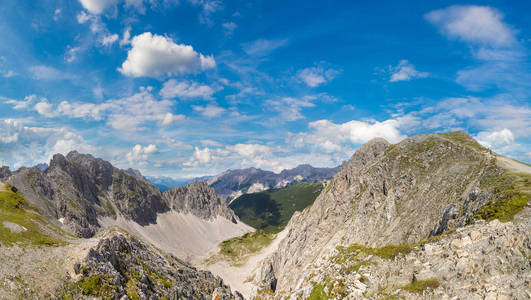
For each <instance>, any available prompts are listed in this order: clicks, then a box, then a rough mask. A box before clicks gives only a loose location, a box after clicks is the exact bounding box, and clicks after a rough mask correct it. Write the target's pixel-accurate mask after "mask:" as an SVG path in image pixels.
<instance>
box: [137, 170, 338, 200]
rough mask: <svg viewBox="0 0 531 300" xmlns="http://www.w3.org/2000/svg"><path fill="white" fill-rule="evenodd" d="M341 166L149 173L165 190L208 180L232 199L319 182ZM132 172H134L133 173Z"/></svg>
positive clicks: (227, 197) (150, 177) (223, 194)
mask: <svg viewBox="0 0 531 300" xmlns="http://www.w3.org/2000/svg"><path fill="white" fill-rule="evenodd" d="M338 170H339V167H335V168H315V167H312V166H311V165H308V164H304V165H299V166H297V167H295V168H293V169H286V170H283V171H282V172H280V173H274V172H271V171H266V170H262V169H257V168H247V169H236V170H228V171H225V172H223V173H221V174H218V175H216V176H203V177H196V178H193V179H181V180H179V179H173V178H171V177H166V176H146V179H147V180H149V181H150V182H151V184H153V186H155V187H156V188H158V189H160V191H161V192H164V191H166V190H168V189H170V188H173V187H177V186H184V185H186V184H188V183H190V182H193V181H203V180H207V181H208V184H209V185H210V186H211V187H213V188H214V190H215V191H216V193H217V194H218V195H219V196H220V197H221V198H223V199H227V200H228V201H230V200H234V199H236V198H238V197H239V196H241V195H243V194H247V193H256V192H261V191H265V190H269V189H272V188H283V187H287V186H290V185H292V184H297V183H302V182H318V181H322V180H326V179H330V178H331V177H332V176H334V174H335V173H337V171H338ZM131 175H132V174H131Z"/></svg>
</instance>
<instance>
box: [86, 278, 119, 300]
mask: <svg viewBox="0 0 531 300" xmlns="http://www.w3.org/2000/svg"><path fill="white" fill-rule="evenodd" d="M77 285H78V286H79V287H80V288H81V292H82V293H83V295H87V296H97V297H102V298H110V296H111V295H113V294H115V293H116V292H118V287H117V286H114V285H110V284H109V275H107V274H105V275H103V276H102V275H95V276H89V277H83V278H81V279H80V280H79V281H78V282H77ZM128 286H129V285H128Z"/></svg>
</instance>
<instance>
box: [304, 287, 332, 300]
mask: <svg viewBox="0 0 531 300" xmlns="http://www.w3.org/2000/svg"><path fill="white" fill-rule="evenodd" d="M307 300H328V295H326V292H325V290H324V287H323V286H322V285H321V284H320V283H318V284H316V285H315V286H314V287H313V289H312V292H311V294H310V297H308V299H307Z"/></svg>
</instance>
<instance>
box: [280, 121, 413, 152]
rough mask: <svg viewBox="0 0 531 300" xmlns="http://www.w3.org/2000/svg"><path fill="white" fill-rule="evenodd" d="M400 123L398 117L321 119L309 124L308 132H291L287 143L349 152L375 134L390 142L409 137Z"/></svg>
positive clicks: (301, 146)
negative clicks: (350, 119)
mask: <svg viewBox="0 0 531 300" xmlns="http://www.w3.org/2000/svg"><path fill="white" fill-rule="evenodd" d="M400 125H401V124H400V122H399V121H398V120H395V119H389V120H386V121H383V122H378V121H366V122H364V121H357V120H352V121H349V122H346V123H342V124H336V123H333V122H331V121H329V120H319V121H315V122H310V123H309V124H308V126H309V128H310V131H309V132H303V133H298V134H290V135H289V137H288V143H289V144H291V145H293V146H294V147H296V148H304V147H317V148H319V149H320V150H322V151H324V152H327V153H333V152H342V153H350V152H351V151H352V149H353V145H360V144H363V143H365V142H367V141H369V140H370V139H372V138H375V137H381V138H384V139H386V140H387V141H389V142H391V143H396V142H398V141H400V140H402V139H404V138H406V135H404V134H403V133H402V132H401V131H400Z"/></svg>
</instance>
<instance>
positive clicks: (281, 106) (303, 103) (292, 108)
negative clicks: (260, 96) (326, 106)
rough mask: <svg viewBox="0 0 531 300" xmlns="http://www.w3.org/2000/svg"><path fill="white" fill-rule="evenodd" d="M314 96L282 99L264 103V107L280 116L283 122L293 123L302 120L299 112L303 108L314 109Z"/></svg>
mask: <svg viewBox="0 0 531 300" xmlns="http://www.w3.org/2000/svg"><path fill="white" fill-rule="evenodd" d="M316 99H317V97H316V96H305V97H302V98H293V97H283V98H280V99H275V100H268V101H266V105H267V106H268V107H269V108H270V109H271V110H274V111H277V112H278V113H279V114H280V117H281V118H282V119H283V120H285V121H295V120H299V119H302V118H304V117H303V115H302V113H301V111H302V109H303V108H308V107H315V104H314V103H313V101H315V100H316Z"/></svg>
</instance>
